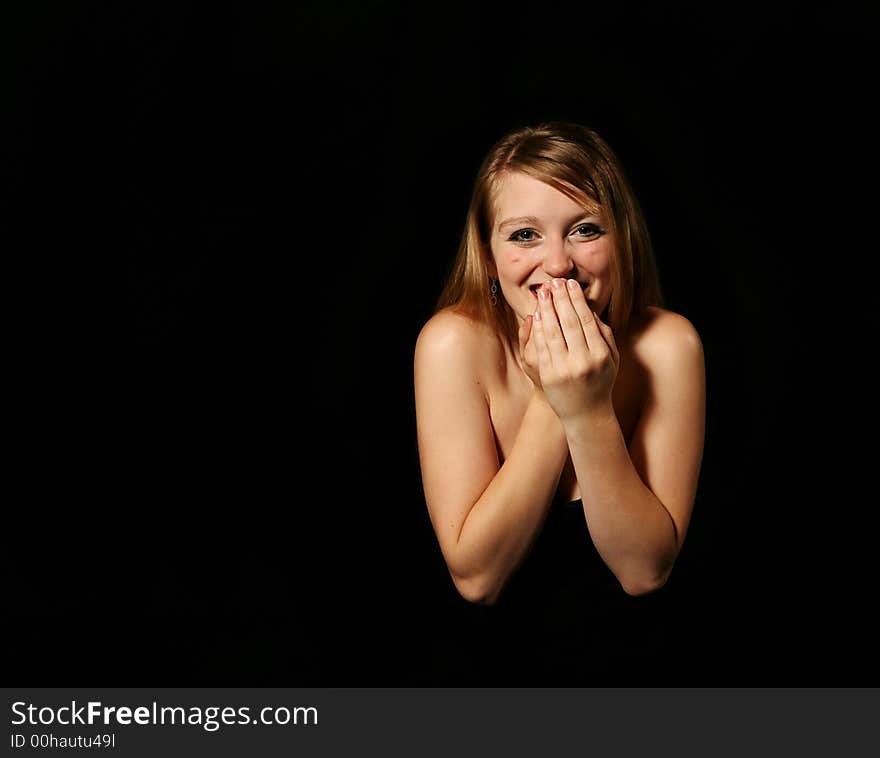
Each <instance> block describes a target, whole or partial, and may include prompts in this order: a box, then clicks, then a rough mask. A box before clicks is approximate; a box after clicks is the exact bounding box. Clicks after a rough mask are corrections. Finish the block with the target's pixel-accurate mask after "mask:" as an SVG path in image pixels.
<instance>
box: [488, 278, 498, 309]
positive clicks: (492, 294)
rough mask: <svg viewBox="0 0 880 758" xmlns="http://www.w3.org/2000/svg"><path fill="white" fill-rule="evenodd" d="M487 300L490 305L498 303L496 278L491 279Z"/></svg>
mask: <svg viewBox="0 0 880 758" xmlns="http://www.w3.org/2000/svg"><path fill="white" fill-rule="evenodd" d="M489 301H490V302H491V303H492V305H498V280H497V279H493V280H492V286H491V287H489Z"/></svg>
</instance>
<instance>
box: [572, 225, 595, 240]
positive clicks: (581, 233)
mask: <svg viewBox="0 0 880 758" xmlns="http://www.w3.org/2000/svg"><path fill="white" fill-rule="evenodd" d="M575 232H577V236H578V237H598V236H599V235H600V234H602V230H601V229H600V228H599V227H598V226H596V225H595V224H581V225H580V226H579V227H578V228H577V229H575Z"/></svg>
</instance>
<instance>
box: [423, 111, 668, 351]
mask: <svg viewBox="0 0 880 758" xmlns="http://www.w3.org/2000/svg"><path fill="white" fill-rule="evenodd" d="M508 172H521V173H523V174H527V175H528V176H531V177H533V178H535V179H538V180H540V181H542V182H544V183H545V184H548V185H550V186H551V187H553V188H554V189H557V190H559V191H560V192H562V193H563V194H565V195H566V196H568V197H570V198H571V199H572V200H574V201H575V202H576V203H578V204H579V205H580V206H581V207H583V208H584V209H585V210H587V211H589V212H593V213H595V212H596V211H597V210H599V209H601V210H602V211H603V215H604V218H605V224H606V227H607V231H608V232H609V234H610V235H611V239H612V240H613V241H614V243H615V244H614V245H613V249H614V255H613V256H612V260H611V288H612V289H611V302H610V303H609V306H608V310H607V311H606V315H605V317H604V320H605V321H606V322H607V323H608V324H609V325H610V326H611V328H612V329H613V330H614V334H615V336H616V337H618V338H619V337H620V336H622V335H624V334H626V332H627V330H628V329H629V326H630V323H631V319H632V317H633V315H634V314H637V313H639V312H641V311H642V310H643V309H644V308H646V307H647V306H649V305H662V300H663V298H662V293H661V291H660V282H659V278H658V275H657V266H656V262H655V259H654V253H653V250H652V247H651V239H650V236H649V235H648V229H647V226H646V224H645V219H644V217H643V215H642V211H641V209H640V207H639V204H638V202H637V201H636V198H635V195H634V194H633V191H632V188H631V187H630V184H629V181H628V180H627V178H626V175H625V174H624V171H623V168H622V166H621V165H620V162H619V161H618V159H617V156H616V155H615V154H614V153H613V152H612V150H611V148H610V147H609V146H608V145H607V144H606V143H605V141H604V140H603V139H602V138H601V137H599V135H598V134H596V132H594V131H593V130H592V129H589V128H587V127H585V126H581V125H579V124H572V123H566V122H560V121H550V122H545V123H542V124H539V125H537V126H534V127H523V128H519V129H516V130H514V131H512V132H510V133H508V134H506V135H505V136H504V137H502V138H501V139H500V140H498V142H496V143H495V145H494V146H493V147H492V148H491V149H490V150H489V153H488V154H487V155H486V157H485V158H484V160H483V163H482V165H481V166H480V169H479V171H478V172H477V177H476V180H475V181H474V186H473V192H472V195H471V201H470V207H469V208H468V212H467V218H466V220H465V228H464V233H463V235H462V238H461V243H460V244H459V248H458V255H457V257H456V259H455V263H454V265H453V269H452V273H451V274H450V276H449V279H448V280H447V281H446V284H445V286H444V287H443V290H442V292H441V294H440V298H439V300H438V301H437V305H436V309H435V310H436V311H440V310H442V309H444V308H449V307H451V308H452V309H453V310H456V311H458V312H461V313H465V314H467V315H468V316H470V317H471V318H475V319H477V320H479V321H481V322H483V323H486V324H489V325H490V326H491V327H493V328H494V329H495V331H496V333H497V334H499V335H500V336H501V337H503V338H504V339H505V340H506V341H507V344H508V345H509V346H510V348H511V349H512V350H514V352H515V351H516V349H517V331H518V327H519V322H518V320H517V317H516V314H515V313H514V312H513V310H512V309H511V307H510V306H509V305H508V304H507V302H506V301H505V300H504V298H503V297H501V293H500V292H499V293H498V298H497V301H498V302H497V305H493V304H492V302H491V300H490V297H489V288H490V286H491V285H490V277H489V270H490V266H491V265H492V251H491V247H490V245H489V241H490V238H491V235H492V227H493V224H494V223H495V218H494V216H495V212H496V209H495V207H494V200H495V198H496V197H497V192H498V190H499V188H500V185H501V182H502V179H503V178H504V176H505V174H506V173H508Z"/></svg>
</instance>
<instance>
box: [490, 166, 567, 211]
mask: <svg viewBox="0 0 880 758" xmlns="http://www.w3.org/2000/svg"><path fill="white" fill-rule="evenodd" d="M493 206H494V210H495V217H494V220H495V222H496V223H497V222H498V221H499V220H501V219H504V218H507V217H509V216H520V215H521V216H537V217H539V218H544V217H546V220H547V221H553V220H556V219H557V218H563V217H565V218H566V219H567V218H568V217H569V216H571V215H573V214H577V213H578V212H581V213H583V212H584V206H583V205H581V204H579V203H577V202H575V201H574V200H572V199H571V198H570V197H569V196H568V195H566V194H564V193H563V192H560V191H559V190H558V189H556V188H555V187H551V186H550V185H549V184H547V183H545V182H542V181H540V180H539V179H535V178H534V177H531V176H528V175H527V174H523V173H519V172H516V173H510V174H506V175H505V176H503V177H502V178H501V179H500V181H499V184H498V185H497V188H496V191H495V195H494V198H493Z"/></svg>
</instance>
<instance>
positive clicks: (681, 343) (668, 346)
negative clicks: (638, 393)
mask: <svg viewBox="0 0 880 758" xmlns="http://www.w3.org/2000/svg"><path fill="white" fill-rule="evenodd" d="M627 342H628V344H629V346H630V349H631V350H632V353H633V355H634V356H635V357H636V358H637V360H639V361H640V362H642V363H644V364H646V365H648V366H662V367H669V368H672V367H674V366H675V365H680V364H681V363H682V362H693V361H702V360H703V342H702V340H701V339H700V335H699V333H698V332H697V329H696V327H695V326H694V325H693V324H692V323H691V322H690V320H689V319H687V318H686V317H685V316H682V315H681V314H679V313H675V312H674V311H669V310H666V309H665V308H659V307H657V306H653V305H652V306H648V308H646V309H645V312H644V313H643V314H641V315H640V316H639V317H638V318H637V319H635V320H634V323H633V328H632V329H631V330H630V334H629V339H628V340H627Z"/></svg>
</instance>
